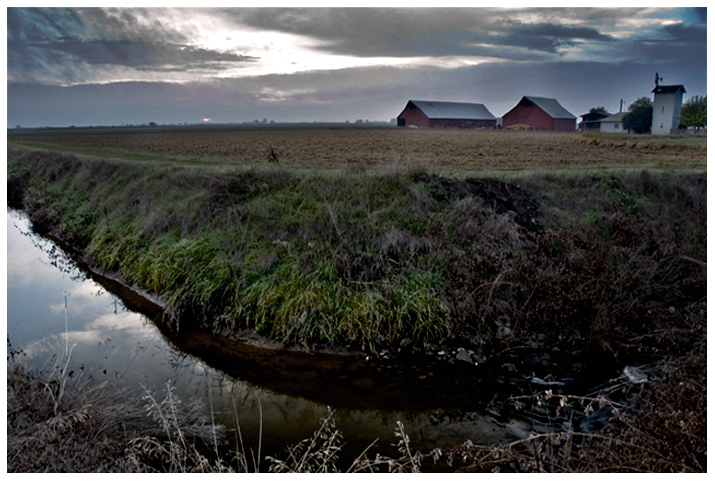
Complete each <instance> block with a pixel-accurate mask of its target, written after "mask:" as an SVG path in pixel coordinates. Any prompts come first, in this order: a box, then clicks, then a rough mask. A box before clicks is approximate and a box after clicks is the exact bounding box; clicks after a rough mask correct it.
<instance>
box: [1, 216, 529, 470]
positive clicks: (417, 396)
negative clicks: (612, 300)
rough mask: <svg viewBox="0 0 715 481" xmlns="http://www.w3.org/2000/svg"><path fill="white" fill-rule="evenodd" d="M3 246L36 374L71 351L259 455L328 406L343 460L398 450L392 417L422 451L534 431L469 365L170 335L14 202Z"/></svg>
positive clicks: (76, 359) (16, 314) (18, 326)
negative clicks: (40, 231)
mask: <svg viewBox="0 0 715 481" xmlns="http://www.w3.org/2000/svg"><path fill="white" fill-rule="evenodd" d="M7 245H8V250H7V342H8V350H10V349H11V348H12V349H19V350H22V351H23V352H24V353H25V355H26V357H27V359H28V364H29V365H30V367H32V368H35V369H39V370H42V369H46V368H47V367H48V366H49V365H50V364H49V363H52V362H55V361H53V359H56V356H62V355H64V354H65V352H69V353H71V361H70V369H74V370H75V371H76V372H80V371H81V372H82V373H84V375H91V376H93V378H94V379H97V380H99V381H102V380H105V379H113V380H114V381H115V382H116V385H117V387H119V388H122V389H123V390H125V391H126V392H127V393H130V394H135V395H136V394H140V393H141V392H142V390H143V389H150V390H152V391H153V392H154V393H158V394H161V393H163V392H164V391H165V390H166V388H167V386H168V385H170V386H172V388H173V389H175V392H176V393H177V394H178V395H179V396H181V397H184V398H187V399H188V398H192V399H196V398H199V399H201V400H202V401H203V402H204V404H205V405H206V409H207V414H209V413H211V414H212V415H213V416H214V418H215V420H216V422H218V423H221V424H224V425H226V426H227V427H228V432H229V434H231V433H234V435H235V433H236V432H237V430H236V427H237V421H238V428H239V429H240V433H241V437H242V441H243V443H244V446H246V448H245V450H246V451H249V450H250V451H253V452H254V453H256V451H257V450H258V446H259V444H260V447H261V455H262V456H265V455H271V456H276V455H278V457H280V455H281V454H282V450H283V448H285V447H286V446H288V445H291V444H294V443H297V442H299V441H300V440H302V439H305V438H308V437H310V436H311V435H312V434H313V432H314V431H315V430H316V429H317V428H318V427H319V426H320V420H321V418H323V417H325V416H326V414H327V413H328V406H331V407H332V408H333V409H334V410H335V413H334V417H335V420H336V424H337V428H338V429H339V430H341V431H342V433H343V436H344V443H345V446H344V448H343V450H342V452H341V460H342V462H343V463H348V465H349V463H350V462H351V461H352V459H353V458H354V457H356V456H358V455H359V454H360V453H361V452H362V451H363V450H364V449H365V448H366V447H367V446H368V445H370V443H372V442H373V441H374V440H375V439H377V438H379V439H380V441H379V442H378V443H377V444H376V445H375V447H374V448H373V450H372V451H371V452H372V453H373V455H374V453H375V452H379V453H381V454H386V455H396V452H395V451H394V446H393V444H395V443H396V442H397V439H396V438H395V436H394V431H395V426H396V422H397V421H398V420H399V421H402V422H403V423H404V425H405V431H406V433H407V434H408V435H409V436H410V446H411V448H412V449H417V450H422V451H423V452H426V451H428V450H430V449H432V448H434V447H440V448H442V449H444V448H449V447H454V446H457V445H461V444H463V443H464V442H465V441H466V440H471V441H472V442H473V443H475V444H477V443H479V444H486V443H499V442H508V441H512V440H514V439H516V438H517V437H521V436H524V435H526V434H528V432H529V430H530V425H529V424H528V423H527V422H525V421H524V420H523V419H522V420H517V419H509V420H505V419H504V418H503V417H501V419H500V420H499V421H497V420H496V418H500V416H498V415H497V416H496V417H495V416H492V415H490V412H494V408H493V401H494V400H495V398H497V397H500V398H501V399H502V400H503V397H504V396H503V394H504V393H503V392H502V393H501V396H497V392H496V391H497V390H498V389H499V385H498V384H497V383H495V379H494V376H491V375H490V376H486V375H485V376H480V375H478V374H476V372H477V368H476V366H475V365H473V364H470V363H466V362H465V363H462V362H456V363H452V364H449V363H444V362H430V361H419V362H418V361H415V362H409V360H408V361H404V360H403V361H401V362H399V363H391V362H382V361H379V360H369V359H364V358H363V357H362V356H361V357H346V356H344V355H340V356H339V355H334V356H331V355H313V354H308V353H304V352H299V351H273V350H268V349H264V348H258V347H255V346H250V345H245V344H241V343H232V342H229V341H222V342H216V340H215V339H213V338H212V337H211V336H205V335H200V334H199V333H184V334H182V335H180V336H175V335H172V334H171V333H170V332H168V331H167V330H166V329H163V328H162V326H161V322H160V321H159V322H155V321H156V320H157V319H156V318H154V319H151V318H150V317H152V316H151V313H150V312H151V304H150V303H149V307H147V305H145V304H142V301H141V299H137V296H136V295H134V296H133V295H132V294H131V293H127V292H122V287H121V286H119V285H118V284H117V285H113V284H112V283H111V281H109V280H107V279H104V282H102V280H101V279H100V282H97V281H96V280H95V279H96V276H93V275H92V274H91V273H87V272H84V271H83V270H81V269H80V268H79V267H78V266H77V265H76V264H75V263H74V262H73V261H72V260H71V258H70V256H68V255H67V254H65V253H64V252H63V251H62V250H61V249H60V248H59V247H57V246H56V245H55V244H54V243H53V242H52V241H50V240H48V239H45V238H43V237H40V236H38V235H37V234H35V233H34V231H33V229H32V226H31V223H30V221H29V220H28V218H27V216H26V215H25V214H24V213H22V212H19V211H16V210H13V209H10V208H8V209H7ZM110 291H112V292H110ZM116 294H119V295H116ZM138 311H139V312H138ZM140 312H144V313H145V314H147V313H148V316H149V317H147V315H145V314H141V313H140ZM501 389H502V391H503V390H504V388H503V387H502V388H501ZM259 437H260V439H261V440H260V443H259ZM263 467H264V468H265V465H264V466H263Z"/></svg>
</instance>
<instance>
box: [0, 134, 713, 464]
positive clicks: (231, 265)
mask: <svg viewBox="0 0 715 481" xmlns="http://www.w3.org/2000/svg"><path fill="white" fill-rule="evenodd" d="M626 148H630V147H627V146H626ZM510 182H511V184H512V185H516V184H518V185H519V187H520V189H516V188H509V189H506V188H505V187H504V184H501V183H493V182H479V181H476V180H471V181H470V180H461V181H457V180H448V179H438V178H435V177H432V176H429V175H425V174H424V173H421V172H371V173H369V172H365V173H348V172H340V173H337V174H335V173H332V174H326V173H316V172H311V171H306V170H295V169H291V168H288V167H282V166H276V165H253V166H251V165H241V163H235V164H233V165H229V164H228V163H221V164H219V165H211V163H210V162H205V161H204V162H197V161H195V159H194V160H191V159H189V161H186V162H179V161H176V160H174V161H169V160H164V158H163V157H161V156H152V157H151V158H142V157H141V156H137V157H135V159H134V160H107V159H101V158H85V157H75V156H73V155H68V154H59V153H47V152H44V153H42V152H39V153H38V152H35V153H33V152H31V151H27V150H23V149H14V148H10V149H9V150H8V200H9V201H10V202H12V203H14V204H22V205H23V206H24V209H25V210H26V211H28V212H29V213H30V215H31V216H32V218H33V219H34V220H35V221H36V222H38V223H40V224H41V225H43V226H45V227H46V228H47V229H49V231H50V232H51V233H53V234H55V235H57V236H58V237H60V238H62V239H64V240H65V241H66V242H69V243H70V244H71V245H73V246H74V247H75V248H76V249H78V250H79V251H80V252H83V253H85V256H86V258H87V260H89V261H90V262H91V263H92V264H93V265H94V266H96V267H100V268H104V269H108V270H113V271H116V272H117V273H118V274H119V275H120V276H121V277H122V278H124V279H125V280H126V281H127V282H130V283H134V284H136V285H138V286H140V287H142V288H143V289H144V290H147V291H150V292H153V293H155V294H157V295H160V296H163V297H164V299H165V301H166V305H167V307H168V308H170V309H172V310H173V312H174V313H175V317H176V319H177V320H178V319H181V318H182V317H183V315H188V317H189V318H191V317H195V318H198V319H200V320H201V321H202V323H203V324H204V326H205V327H207V328H211V329H215V330H217V331H223V332H226V331H228V332H230V331H234V330H236V329H238V328H242V327H246V328H249V329H252V330H254V331H256V332H259V333H260V334H262V335H264V336H267V337H270V338H272V339H275V340H278V341H281V342H285V343H286V344H308V345H313V344H314V345H315V346H347V347H351V348H357V349H361V348H362V347H363V346H365V349H374V350H378V349H382V348H391V349H395V348H397V347H398V346H402V347H406V346H410V345H411V346H412V347H415V348H431V347H433V346H437V345H440V344H441V343H445V342H451V343H464V344H469V345H482V346H483V347H484V350H485V352H486V353H487V354H488V355H490V354H491V353H492V352H493V353H496V352H499V351H500V350H505V349H508V348H509V347H515V346H531V347H533V348H537V347H547V346H552V347H558V348H561V350H562V351H565V350H566V349H565V348H564V346H568V352H569V354H574V353H577V352H578V351H581V350H588V349H592V348H596V349H598V350H601V349H605V350H610V351H612V352H613V353H614V354H618V355H620V356H625V355H628V354H629V353H632V352H642V353H643V354H647V355H654V356H657V357H659V358H660V359H661V361H659V362H658V363H656V365H654V367H652V368H651V369H652V371H651V373H652V375H651V378H650V382H648V383H646V384H642V385H634V384H630V385H624V386H625V387H624V389H629V390H630V392H631V395H629V396H628V404H627V405H623V406H620V405H619V406H616V409H617V411H618V412H619V413H620V415H619V416H618V417H617V419H614V420H612V421H611V422H610V423H609V425H608V426H607V428H606V429H605V430H604V431H601V432H597V433H593V434H584V435H573V433H569V432H556V433H552V434H543V435H534V436H532V437H530V438H529V439H526V440H523V441H517V442H515V443H512V444H511V445H507V446H473V445H471V443H465V445H464V446H462V447H443V448H444V449H443V450H442V451H440V450H434V451H433V452H431V453H416V452H414V451H410V450H409V448H408V443H406V442H405V443H402V441H406V438H404V434H405V433H401V436H403V437H401V438H400V443H401V444H400V446H402V448H404V449H402V448H401V452H403V454H404V455H403V458H402V459H400V460H397V461H396V462H395V461H392V460H387V459H385V458H382V459H377V458H376V459H374V460H373V461H370V460H369V459H362V461H361V463H362V464H360V466H362V468H361V469H372V468H371V466H375V467H376V468H379V466H380V464H381V463H382V464H385V466H384V468H385V469H388V470H400V469H406V470H419V469H420V463H422V464H427V461H428V458H430V457H437V456H443V457H445V456H447V457H449V458H454V459H463V460H464V463H465V464H463V465H462V466H463V467H465V468H467V469H473V470H478V471H480V470H491V469H505V470H526V471H589V472H596V471H634V470H635V471H683V470H684V471H703V470H704V469H705V462H706V455H705V452H706V423H705V412H706V411H705V409H706V408H705V404H706V396H705V393H706V390H705V378H706V342H705V338H706V317H705V316H706V310H707V307H706V301H705V285H706V272H705V266H704V263H705V262H706V233H705V226H706V207H705V200H706V194H705V182H706V180H705V173H704V172H693V173H686V172H682V171H681V172H675V171H674V172H668V171H667V169H666V171H665V172H658V173H655V172H649V171H636V172H628V171H621V172H616V171H609V172H600V173H598V172H597V173H588V174H575V173H562V174H533V175H528V174H522V175H519V176H518V177H513V178H512V179H511V180H510ZM529 193H530V194H529ZM536 207H538V211H537V210H535V208H536ZM532 219H534V220H535V221H536V222H532ZM8 366H9V369H10V366H11V363H10V362H9V363H8ZM60 374H62V373H60ZM8 379H9V381H10V380H13V382H12V383H10V382H9V383H8V406H9V409H8V416H9V417H8V426H9V431H8V436H9V438H8V439H9V441H8V449H9V453H10V450H12V462H13V464H12V468H13V470H21V471H36V470H43V469H52V470H55V471H62V470H66V469H69V470H82V469H88V470H103V471H106V470H120V471H132V470H139V471H147V470H151V469H161V470H165V471H177V470H178V471H182V470H194V469H196V470H203V471H221V470H228V469H231V468H229V466H231V465H233V464H230V465H226V464H222V463H220V462H219V463H217V464H212V462H210V461H208V460H207V459H206V458H204V457H203V455H202V454H200V453H199V452H198V451H196V450H195V449H194V448H193V445H189V446H188V447H187V444H184V443H183V441H180V440H183V439H184V437H183V436H184V435H183V434H181V433H180V432H179V431H176V432H175V431H174V430H175V429H186V428H184V427H181V428H179V426H178V425H176V426H174V425H171V426H170V429H172V431H166V432H165V433H164V434H163V435H161V436H160V438H161V439H160V440H157V438H156V437H152V436H147V432H146V431H137V432H136V433H132V435H131V436H130V437H127V436H126V435H125V436H124V437H123V438H122V436H119V437H118V436H117V435H116V433H112V432H111V429H109V430H108V428H111V427H112V426H117V425H118V424H117V423H114V424H111V423H109V424H108V423H107V422H105V421H106V420H108V419H115V418H112V417H111V416H112V415H115V414H117V413H118V412H119V411H118V410H117V409H116V408H115V407H114V406H113V405H112V404H111V402H110V406H109V408H107V409H109V412H107V411H102V409H105V408H106V407H103V404H102V403H101V402H97V401H96V400H95V398H93V397H92V395H91V394H92V393H93V391H90V393H89V394H90V396H87V395H86V394H84V393H85V391H80V392H81V393H82V394H81V395H82V396H83V397H81V398H79V397H77V398H75V397H72V396H74V395H75V394H72V395H70V393H75V392H76V391H72V390H71V389H70V388H69V386H65V383H66V381H67V379H66V378H65V377H64V376H63V375H61V376H60V377H58V378H57V379H56V380H55V379H51V380H50V381H48V382H41V383H40V384H38V385H37V386H36V387H32V385H31V383H30V381H32V378H29V377H28V376H27V375H26V374H25V373H24V372H23V371H22V370H13V371H12V372H11V371H10V370H9V371H8ZM40 381H41V380H40ZM11 388H12V390H13V392H12V393H11ZM33 389H39V391H37V392H30V391H32V390H33ZM52 389H59V394H62V393H65V394H64V397H63V396H60V395H58V393H57V392H56V391H53V390H52ZM40 391H41V392H40ZM633 391H635V392H633ZM53 393H54V396H55V397H53ZM11 394H12V395H11ZM11 401H12V403H11ZM65 401H69V403H68V404H67V405H65V404H66V403H65ZM75 401H76V402H75ZM147 401H148V402H149V403H150V405H151V406H153V407H154V408H156V407H157V406H158V405H162V406H163V405H164V403H156V402H154V398H152V396H151V395H149V394H147ZM525 402H526V403H533V405H534V407H533V409H537V406H539V407H538V409H542V410H544V409H546V410H549V412H551V411H553V412H551V414H549V415H550V416H557V415H558V412H559V410H560V409H563V408H564V406H566V407H567V408H568V407H569V406H573V407H574V409H576V408H577V407H578V409H582V410H583V409H585V410H586V412H587V411H588V409H589V408H591V406H593V407H594V409H598V408H599V407H602V405H603V403H604V402H605V403H608V401H606V400H605V399H604V398H602V397H601V396H600V394H599V395H598V396H596V395H594V396H593V397H591V398H579V397H577V396H576V397H573V396H569V398H568V399H567V398H566V397H565V396H558V395H550V393H549V392H547V393H546V394H537V395H535V396H534V397H533V399H532V400H531V401H525ZM18 403H19V404H18ZM23 403H25V404H23ZM27 403H34V404H27ZM88 403H89V404H88ZM172 403H175V401H172ZM172 403H170V404H172ZM172 405H173V404H172ZM11 406H12V409H10V407H11ZM38 406H39V407H38ZM93 406H97V407H98V409H96V410H95V411H97V412H96V413H95V412H94V411H92V410H91V409H90V407H93ZM132 409H134V408H132ZM125 411H126V412H129V411H130V410H126V409H125V410H121V412H125ZM131 412H135V411H131ZM147 412H149V413H150V414H151V413H153V414H151V415H152V416H154V417H155V418H156V419H159V420H161V419H163V418H162V416H163V415H162V414H161V412H160V411H147ZM137 415H138V414H137ZM28 416H29V417H28ZM32 416H34V418H32ZM131 416H134V414H131V415H130V417H131ZM157 416H158V417H157ZM116 419H118V418H116ZM96 421H101V422H96ZM119 422H125V421H119ZM165 426H166V425H165ZM11 427H12V432H11V431H10V428H11ZM399 427H400V426H398V428H399ZM321 429H323V428H321ZM38 433H40V434H42V435H41V436H39V435H38ZM320 433H322V434H324V433H327V437H326V436H323V437H321V439H324V440H325V439H327V441H320V442H318V443H317V444H316V445H315V446H314V445H313V444H312V443H311V444H310V447H308V448H307V449H314V450H315V452H314V454H313V455H311V456H308V458H310V459H311V460H313V459H315V460H317V462H319V463H321V466H323V468H324V469H328V470H331V469H334V466H333V465H332V459H333V458H332V456H334V455H337V453H338V452H339V441H340V438H339V433H337V434H336V431H335V429H334V426H333V429H332V430H331V429H327V430H325V431H321V432H320ZM28 434H29V435H28ZM85 434H86V436H85ZM125 434H126V432H125ZM322 434H321V435H322ZM83 436H84V437H83ZM132 436H134V437H132ZM316 436H317V434H316ZM336 436H337V437H336ZM85 438H86V439H85ZM119 438H122V439H123V441H122V442H125V444H121V443H119V442H116V441H117V439H119ZM316 439H317V437H316ZM57 440H62V441H63V442H60V443H58V442H57ZM88 440H89V441H88ZM98 440H99V441H98ZM126 441H130V444H129V445H127V444H126ZM98 442H99V443H100V444H98ZM82 443H89V445H91V446H92V447H93V448H94V449H95V451H96V450H101V451H102V452H105V453H115V454H116V456H115V455H114V454H112V456H111V459H116V460H118V461H117V462H116V463H115V464H114V465H112V464H111V463H109V464H107V463H104V464H102V463H101V462H100V463H99V465H97V464H96V463H92V462H89V461H90V459H89V458H87V457H86V456H83V454H82V453H85V452H87V450H86V449H85V448H81V447H80V448H78V446H84V445H85V444H82ZM321 443H322V444H321ZM326 443H327V444H326ZM209 445H210V444H209ZM306 445H307V444H306ZM520 445H524V446H527V445H529V446H534V447H535V448H538V449H537V452H536V454H533V455H529V454H528V452H525V451H523V450H520V449H518V447H519V446H520ZM98 446H99V447H98ZM291 449H293V450H297V449H298V448H291ZM209 450H211V448H209ZM32 453H42V454H43V455H42V456H34V455H33V454H32ZM48 453H49V454H48ZM57 453H60V454H59V455H57ZM25 454H27V455H25ZM298 454H300V453H298ZM236 456H237V457H236V459H238V460H242V461H241V462H240V463H239V465H237V469H238V470H245V469H246V468H247V464H248V463H247V462H246V458H245V456H244V457H243V458H241V456H239V455H238V454H236ZM291 456H292V454H291ZM299 457H300V456H299ZM304 458H305V456H303V457H302V458H301V459H304ZM101 459H109V458H102V457H101V456H92V458H91V460H95V461H96V460H100V461H101ZM9 461H10V459H9ZM324 461H327V463H326V462H324ZM70 462H71V463H74V464H72V465H71V466H70V465H69V464H68V463H70ZM25 463H29V464H25ZM58 463H59V464H58ZM387 463H389V466H387ZM9 466H10V464H9ZM273 468H275V469H277V470H298V471H303V470H307V469H316V468H315V467H314V466H307V465H305V464H302V463H297V462H296V463H294V464H288V465H285V464H280V463H279V464H277V465H276V464H274V465H273V466H272V469H273ZM456 468H457V466H455V469H456Z"/></svg>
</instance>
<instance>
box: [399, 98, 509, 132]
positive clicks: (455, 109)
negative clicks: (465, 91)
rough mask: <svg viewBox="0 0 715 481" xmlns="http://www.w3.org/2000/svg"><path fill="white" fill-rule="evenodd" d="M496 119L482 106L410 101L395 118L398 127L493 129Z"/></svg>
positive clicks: (465, 103) (463, 103)
mask: <svg viewBox="0 0 715 481" xmlns="http://www.w3.org/2000/svg"><path fill="white" fill-rule="evenodd" d="M496 125H497V119H496V117H494V115H492V113H491V112H489V110H488V109H487V108H486V107H485V106H484V105H483V104H473V103H467V102H433V101H431V100H410V101H408V102H407V105H406V106H405V108H404V110H403V111H402V113H400V115H398V116H397V126H398V127H412V126H414V127H442V128H460V129H493V128H495V127H496Z"/></svg>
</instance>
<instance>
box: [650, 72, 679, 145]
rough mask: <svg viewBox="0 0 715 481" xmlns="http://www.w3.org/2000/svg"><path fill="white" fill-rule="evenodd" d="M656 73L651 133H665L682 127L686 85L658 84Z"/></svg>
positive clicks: (670, 132)
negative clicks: (681, 114)
mask: <svg viewBox="0 0 715 481" xmlns="http://www.w3.org/2000/svg"><path fill="white" fill-rule="evenodd" d="M658 80H659V78H658V74H656V81H655V88H654V89H653V90H652V91H651V93H652V94H653V123H652V124H651V127H650V132H651V134H656V135H664V134H672V133H676V132H677V131H678V128H679V127H680V109H681V106H682V104H683V94H684V93H685V87H683V86H682V85H658Z"/></svg>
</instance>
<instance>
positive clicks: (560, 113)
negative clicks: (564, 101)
mask: <svg viewBox="0 0 715 481" xmlns="http://www.w3.org/2000/svg"><path fill="white" fill-rule="evenodd" d="M524 99H526V100H528V101H529V102H532V103H533V104H535V105H536V106H537V107H539V108H540V109H541V110H543V111H544V112H546V113H547V114H549V116H550V117H551V118H554V119H576V116H575V115H574V114H572V113H571V112H569V111H568V110H566V109H565V108H563V107H562V106H561V104H560V103H559V102H558V100H556V99H550V98H547V97H532V96H530V95H529V96H527V95H525V96H524V97H522V98H521V100H520V101H519V103H518V104H517V107H518V106H519V105H520V104H521V103H522V102H523V101H524ZM514 108H516V107H514ZM512 110H514V109H512ZM510 112H511V111H510Z"/></svg>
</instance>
